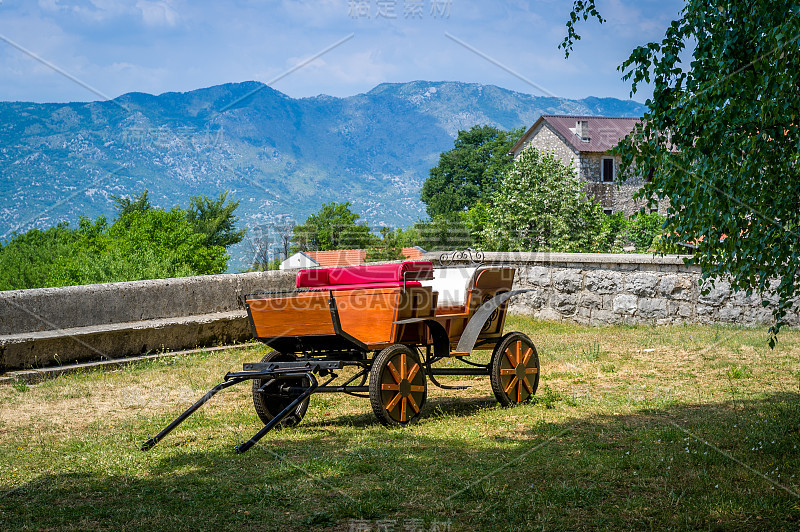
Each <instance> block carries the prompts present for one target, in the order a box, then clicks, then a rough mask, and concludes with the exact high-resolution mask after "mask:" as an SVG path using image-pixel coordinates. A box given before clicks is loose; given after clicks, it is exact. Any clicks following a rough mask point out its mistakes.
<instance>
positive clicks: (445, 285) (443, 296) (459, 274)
mask: <svg viewBox="0 0 800 532" xmlns="http://www.w3.org/2000/svg"><path fill="white" fill-rule="evenodd" d="M477 270H478V268H434V270H433V279H432V280H430V281H420V282H421V284H422V286H430V287H431V290H432V291H434V292H437V293H438V294H439V299H438V301H437V303H436V307H437V308H450V307H459V306H460V307H463V306H465V305H466V304H467V294H468V290H469V288H470V286H471V284H472V282H473V279H474V277H475V272H476V271H477Z"/></svg>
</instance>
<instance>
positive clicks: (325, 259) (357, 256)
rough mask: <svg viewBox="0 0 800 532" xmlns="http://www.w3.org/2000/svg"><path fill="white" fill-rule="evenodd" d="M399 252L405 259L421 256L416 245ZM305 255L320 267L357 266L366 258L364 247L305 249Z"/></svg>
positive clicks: (419, 257)
mask: <svg viewBox="0 0 800 532" xmlns="http://www.w3.org/2000/svg"><path fill="white" fill-rule="evenodd" d="M401 253H402V254H403V256H404V257H405V258H407V259H411V260H415V259H421V258H422V253H423V252H422V250H421V249H419V248H417V247H411V248H403V249H402V251H401ZM305 254H306V255H308V256H309V257H311V258H312V259H314V260H315V261H316V262H317V263H318V264H319V265H320V267H322V268H334V267H338V266H358V265H359V264H364V263H365V262H366V260H367V250H366V249H335V250H331V251H306V252H305Z"/></svg>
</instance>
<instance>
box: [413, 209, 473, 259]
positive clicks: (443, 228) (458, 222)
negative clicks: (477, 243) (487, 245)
mask: <svg viewBox="0 0 800 532" xmlns="http://www.w3.org/2000/svg"><path fill="white" fill-rule="evenodd" d="M414 230H416V231H417V233H418V234H419V239H418V244H416V245H418V246H420V247H421V248H423V249H425V250H426V251H447V250H453V249H465V248H468V247H470V246H471V245H472V237H471V236H470V228H469V226H468V225H467V224H466V223H465V222H464V221H463V220H462V219H461V217H460V216H458V217H449V216H441V215H440V216H434V217H433V219H432V220H427V221H421V222H417V223H415V224H414Z"/></svg>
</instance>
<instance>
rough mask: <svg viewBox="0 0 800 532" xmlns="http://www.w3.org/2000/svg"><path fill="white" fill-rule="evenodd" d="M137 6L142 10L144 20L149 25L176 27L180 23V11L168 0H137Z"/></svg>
mask: <svg viewBox="0 0 800 532" xmlns="http://www.w3.org/2000/svg"><path fill="white" fill-rule="evenodd" d="M136 7H137V8H138V9H139V10H140V11H141V15H142V20H143V21H144V23H145V24H146V25H147V26H151V27H160V26H169V27H175V25H176V24H177V23H178V20H179V18H180V17H179V16H178V12H177V11H175V9H173V8H172V6H170V5H169V4H168V3H167V2H149V1H146V0H139V1H138V2H136Z"/></svg>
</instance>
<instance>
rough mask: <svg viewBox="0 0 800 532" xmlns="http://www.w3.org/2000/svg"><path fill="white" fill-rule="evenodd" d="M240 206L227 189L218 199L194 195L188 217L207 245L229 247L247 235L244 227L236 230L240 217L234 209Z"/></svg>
mask: <svg viewBox="0 0 800 532" xmlns="http://www.w3.org/2000/svg"><path fill="white" fill-rule="evenodd" d="M145 192H147V191H145ZM238 207H239V202H238V201H230V202H229V201H228V191H227V190H226V191H224V192H221V193H220V195H219V197H218V198H217V199H210V198H208V197H206V196H203V197H199V196H192V198H191V200H190V202H189V208H188V209H187V212H186V219H187V220H188V221H189V223H190V224H191V225H192V227H193V228H194V231H195V232H196V233H200V234H203V235H205V236H206V238H205V244H206V245H208V246H222V247H223V248H227V247H229V246H232V245H233V244H238V243H239V242H241V241H242V239H243V238H244V235H245V230H244V229H241V230H239V231H237V230H236V222H238V221H239V218H238V217H237V216H236V215H235V214H234V211H236V209H237V208H238Z"/></svg>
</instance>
